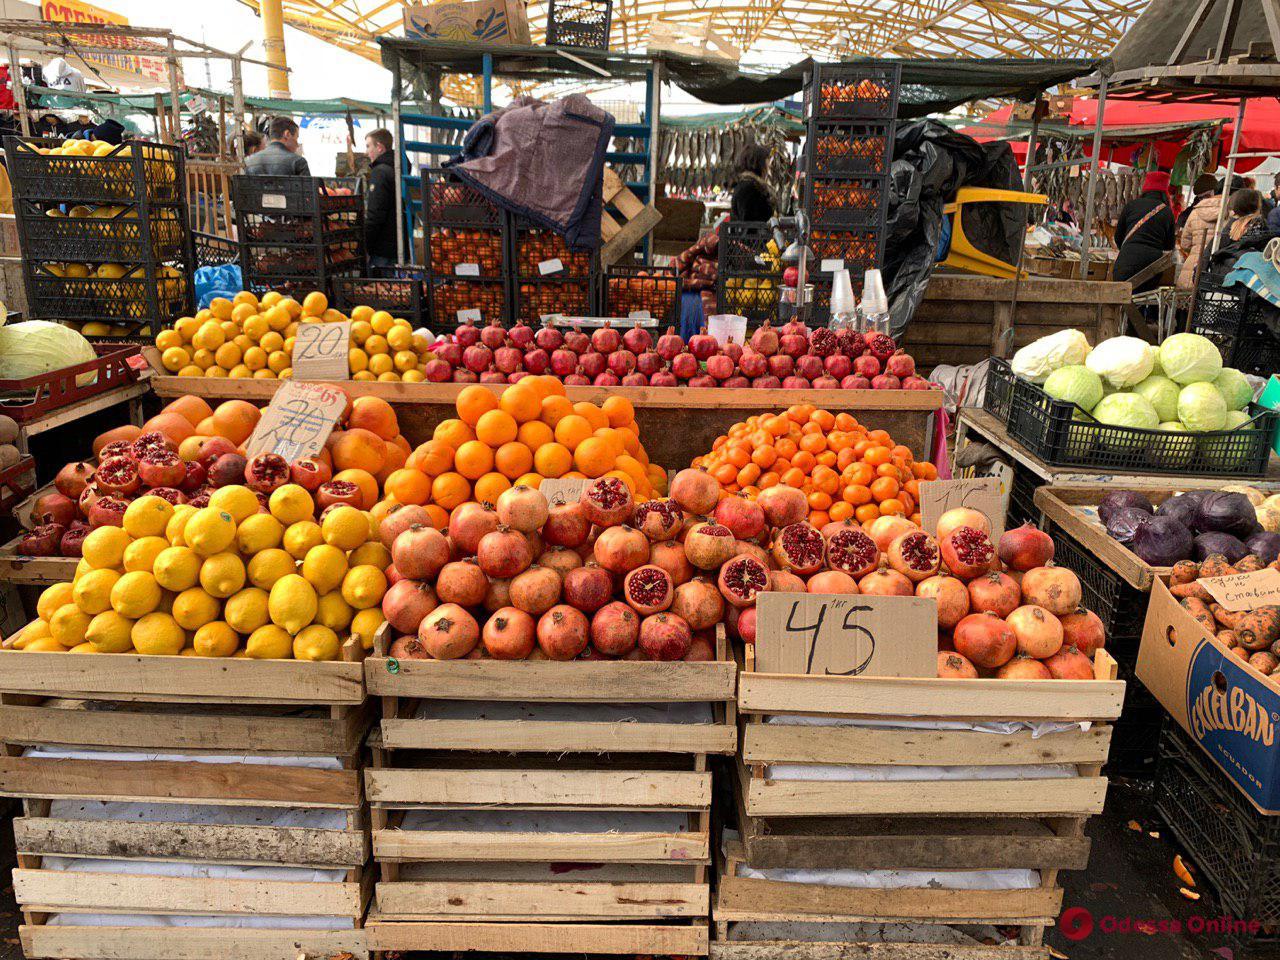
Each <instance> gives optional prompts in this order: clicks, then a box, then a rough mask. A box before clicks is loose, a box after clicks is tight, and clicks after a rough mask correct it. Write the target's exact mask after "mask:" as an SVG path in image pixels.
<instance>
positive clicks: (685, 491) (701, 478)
mask: <svg viewBox="0 0 1280 960" xmlns="http://www.w3.org/2000/svg"><path fill="white" fill-rule="evenodd" d="M796 492H797V493H799V492H800V491H798V490H797V491H796ZM669 495H670V497H671V499H672V500H674V501H675V502H676V503H677V504H679V505H680V509H681V510H685V511H688V512H689V513H696V514H699V515H701V516H705V515H707V514H709V513H711V511H712V510H714V509H715V508H716V504H717V503H718V502H719V500H720V482H719V481H718V480H716V478H715V477H713V476H711V474H709V473H707V471H705V470H703V469H701V468H694V467H689V468H687V469H685V470H681V471H680V472H679V473H677V474H676V475H675V476H674V477H672V478H671V491H670V494H669ZM801 496H802V497H803V494H801Z"/></svg>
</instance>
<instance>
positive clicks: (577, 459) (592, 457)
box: [573, 437, 618, 478]
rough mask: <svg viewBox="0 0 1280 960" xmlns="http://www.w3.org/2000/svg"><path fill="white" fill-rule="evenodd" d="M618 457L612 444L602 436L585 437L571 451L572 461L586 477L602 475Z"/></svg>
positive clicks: (611, 467)
mask: <svg viewBox="0 0 1280 960" xmlns="http://www.w3.org/2000/svg"><path fill="white" fill-rule="evenodd" d="M617 459H618V454H617V452H616V451H615V450H614V449H613V445H612V444H611V443H610V442H609V441H608V440H606V439H604V438H603V437H587V439H585V440H583V441H582V442H581V443H580V444H578V446H577V447H575V448H574V451H573V463H574V466H576V467H577V468H578V469H579V470H581V471H582V472H583V473H585V474H586V475H587V476H588V477H593V478H594V477H602V476H604V475H605V474H606V473H608V472H609V471H610V470H612V469H613V465H614V462H615V461H616V460H617Z"/></svg>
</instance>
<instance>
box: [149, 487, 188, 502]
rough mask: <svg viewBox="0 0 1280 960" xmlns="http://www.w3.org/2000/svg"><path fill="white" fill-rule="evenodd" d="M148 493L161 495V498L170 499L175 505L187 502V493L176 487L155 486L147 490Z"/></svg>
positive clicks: (154, 495) (152, 495) (153, 495)
mask: <svg viewBox="0 0 1280 960" xmlns="http://www.w3.org/2000/svg"><path fill="white" fill-rule="evenodd" d="M147 495H148V496H151V497H159V498H160V499H161V500H168V501H169V502H170V503H171V504H173V505H174V506H175V507H176V506H177V505H178V504H180V503H186V502H187V495H186V494H185V493H183V492H182V491H181V490H178V489H177V488H176V487H153V488H152V489H150V490H148V491H147Z"/></svg>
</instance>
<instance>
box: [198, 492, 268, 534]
mask: <svg viewBox="0 0 1280 960" xmlns="http://www.w3.org/2000/svg"><path fill="white" fill-rule="evenodd" d="M209 506H210V507H211V508H213V509H214V510H225V511H226V512H227V513H229V514H231V516H232V518H233V519H234V520H235V522H236V524H237V525H239V524H241V523H244V522H245V520H247V519H248V518H249V517H252V516H253V515H254V514H255V513H257V512H258V507H259V506H261V504H259V503H258V495H257V494H256V493H254V492H253V491H252V490H250V489H249V488H248V487H244V486H240V485H239V484H236V485H233V486H230V487H219V488H218V489H217V490H215V491H213V494H212V495H211V496H210V497H209Z"/></svg>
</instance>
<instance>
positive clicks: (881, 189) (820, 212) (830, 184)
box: [804, 176, 889, 236]
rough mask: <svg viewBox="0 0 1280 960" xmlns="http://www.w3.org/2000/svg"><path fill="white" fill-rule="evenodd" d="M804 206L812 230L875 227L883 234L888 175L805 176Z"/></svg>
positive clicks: (886, 213) (868, 228) (869, 228)
mask: <svg viewBox="0 0 1280 960" xmlns="http://www.w3.org/2000/svg"><path fill="white" fill-rule="evenodd" d="M804 208H805V210H806V211H808V214H809V223H810V224H811V225H812V228H813V229H814V230H823V229H831V228H836V229H846V230H874V231H875V232H876V235H877V236H882V235H883V234H884V229H885V218H886V216H887V215H888V212H889V178H888V177H885V176H875V177H870V176H866V177H812V176H810V177H806V178H805V181H804Z"/></svg>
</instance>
